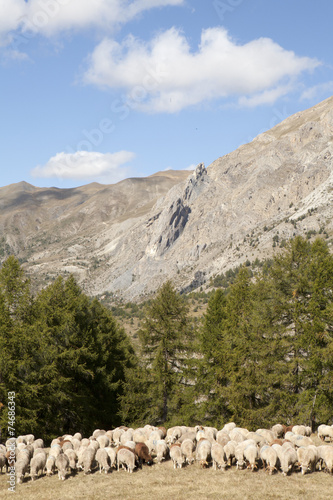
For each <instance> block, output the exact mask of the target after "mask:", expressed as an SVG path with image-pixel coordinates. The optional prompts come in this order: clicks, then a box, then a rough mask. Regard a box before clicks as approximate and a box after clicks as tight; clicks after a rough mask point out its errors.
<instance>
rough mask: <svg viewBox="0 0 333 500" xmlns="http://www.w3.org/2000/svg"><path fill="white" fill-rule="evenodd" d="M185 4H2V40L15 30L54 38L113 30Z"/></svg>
mask: <svg viewBox="0 0 333 500" xmlns="http://www.w3.org/2000/svg"><path fill="white" fill-rule="evenodd" d="M183 2H184V0H29V1H28V2H25V0H0V36H1V35H2V39H3V38H4V37H6V36H7V35H8V33H9V32H10V31H12V30H17V29H19V30H20V31H21V32H22V33H26V32H32V33H39V34H43V35H45V36H53V35H55V34H57V33H59V32H62V31H64V30H81V29H85V28H89V27H98V28H105V29H108V30H109V29H110V28H111V27H113V26H115V25H117V24H119V23H120V24H121V23H126V22H128V21H130V20H131V19H133V18H134V17H136V16H137V15H139V14H140V13H142V12H144V11H146V10H148V9H152V8H156V7H164V6H167V5H174V6H177V5H181V4H183Z"/></svg>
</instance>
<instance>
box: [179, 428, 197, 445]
mask: <svg viewBox="0 0 333 500" xmlns="http://www.w3.org/2000/svg"><path fill="white" fill-rule="evenodd" d="M185 439H191V440H192V441H193V443H196V432H194V431H188V432H184V434H182V435H181V436H180V438H179V439H178V441H177V442H178V443H180V444H182V442H183V441H185Z"/></svg>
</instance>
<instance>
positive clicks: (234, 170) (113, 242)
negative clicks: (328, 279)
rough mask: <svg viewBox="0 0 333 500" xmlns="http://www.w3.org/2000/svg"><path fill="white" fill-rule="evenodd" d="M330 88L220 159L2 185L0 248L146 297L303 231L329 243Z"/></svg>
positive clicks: (49, 274)
mask: <svg viewBox="0 0 333 500" xmlns="http://www.w3.org/2000/svg"><path fill="white" fill-rule="evenodd" d="M332 141H333V97H331V98H329V99H327V100H325V101H323V102H322V103H319V104H318V105H316V106H314V107H313V108H311V109H308V110H306V111H303V112H300V113H297V114H296V115H293V116H291V117H289V118H287V119H286V120H284V121H283V122H282V123H280V124H279V125H277V126H275V127H274V128H272V129H271V130H269V131H267V132H265V133H263V134H261V135H259V136H258V137H257V138H255V139H254V140H253V141H252V142H250V143H248V144H245V145H243V146H241V147H240V148H238V149H237V150H235V151H233V152H232V153H230V154H227V155H225V156H223V157H221V158H219V159H217V160H216V161H214V162H213V163H212V164H211V165H209V166H208V167H207V169H206V168H205V167H204V165H203V164H200V165H198V167H197V168H196V170H195V172H194V173H191V174H190V175H189V172H188V171H177V172H174V171H168V172H159V173H157V174H155V175H152V176H150V177H147V178H142V179H141V178H138V179H127V180H125V181H122V182H120V183H118V184H115V185H109V186H104V185H100V184H96V183H93V184H89V185H87V186H82V187H79V188H75V189H56V188H49V189H47V188H45V189H43V188H35V187H33V186H31V185H29V184H27V183H24V182H23V183H19V184H14V185H11V186H6V187H3V188H0V208H1V212H0V230H1V233H2V235H3V236H2V240H1V241H0V257H1V259H4V258H5V257H6V256H7V255H8V254H9V253H14V254H15V255H16V256H17V257H19V258H20V260H21V262H24V267H25V268H26V270H27V271H28V272H29V273H30V274H31V275H33V276H35V277H37V278H38V280H39V285H40V286H42V285H43V283H47V282H49V280H50V279H53V278H54V277H55V276H56V275H58V274H66V273H74V275H76V276H77V279H78V281H79V282H80V284H81V285H82V286H83V288H84V290H85V291H86V292H87V293H89V294H90V295H101V294H103V293H105V292H108V293H109V294H111V295H112V296H114V297H124V298H125V300H129V301H133V300H134V301H138V300H142V299H144V298H147V297H148V296H149V295H150V294H151V293H153V292H154V291H155V290H156V289H157V288H158V287H159V286H160V285H161V284H162V283H163V282H165V281H166V280H167V279H172V280H173V281H174V283H175V285H176V286H177V287H178V289H179V290H183V291H186V292H187V291H190V290H193V289H196V288H198V287H200V286H204V288H207V287H208V286H209V284H210V283H211V281H212V280H214V279H215V278H216V276H218V275H220V274H221V273H225V272H226V271H227V270H228V269H231V268H234V267H236V266H238V265H239V264H241V263H242V262H251V263H252V262H253V261H255V260H256V259H260V260H262V259H265V258H269V257H270V256H271V255H272V254H273V253H274V252H276V251H279V249H280V247H283V246H284V245H285V242H286V241H287V240H288V239H290V238H292V237H293V236H295V235H299V234H301V235H303V236H304V235H307V237H308V238H311V237H313V236H314V235H316V234H322V235H323V237H325V238H327V239H328V241H329V242H330V244H331V236H332V229H333V228H332V197H333V177H332V176H333V168H332V158H333V142H332Z"/></svg>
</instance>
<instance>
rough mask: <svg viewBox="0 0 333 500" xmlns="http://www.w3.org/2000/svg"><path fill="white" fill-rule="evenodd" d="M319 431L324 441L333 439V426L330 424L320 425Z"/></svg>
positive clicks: (319, 435)
mask: <svg viewBox="0 0 333 500" xmlns="http://www.w3.org/2000/svg"><path fill="white" fill-rule="evenodd" d="M317 432H318V437H319V438H320V439H321V440H322V441H326V440H327V441H333V427H331V426H330V425H320V426H319V427H318V430H317ZM326 438H327V439H326Z"/></svg>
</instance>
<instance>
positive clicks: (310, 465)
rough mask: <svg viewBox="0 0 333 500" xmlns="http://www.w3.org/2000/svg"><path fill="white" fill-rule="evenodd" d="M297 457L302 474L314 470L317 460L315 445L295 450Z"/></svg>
mask: <svg viewBox="0 0 333 500" xmlns="http://www.w3.org/2000/svg"><path fill="white" fill-rule="evenodd" d="M297 458H298V462H299V465H300V467H301V470H302V474H306V473H307V472H314V471H315V469H316V464H317V460H318V452H317V448H316V447H315V446H308V447H306V448H305V447H303V446H301V447H300V448H298V450H297Z"/></svg>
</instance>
